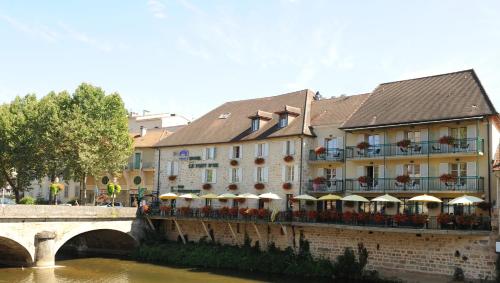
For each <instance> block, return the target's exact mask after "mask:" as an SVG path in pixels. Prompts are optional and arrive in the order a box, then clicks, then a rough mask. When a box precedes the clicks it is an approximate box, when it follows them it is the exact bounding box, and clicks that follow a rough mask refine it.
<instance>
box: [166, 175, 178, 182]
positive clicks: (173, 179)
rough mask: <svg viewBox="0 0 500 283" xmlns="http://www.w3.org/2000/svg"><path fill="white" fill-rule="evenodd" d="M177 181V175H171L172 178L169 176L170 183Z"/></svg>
mask: <svg viewBox="0 0 500 283" xmlns="http://www.w3.org/2000/svg"><path fill="white" fill-rule="evenodd" d="M175 179H177V176H176V175H170V176H168V180H170V181H175Z"/></svg>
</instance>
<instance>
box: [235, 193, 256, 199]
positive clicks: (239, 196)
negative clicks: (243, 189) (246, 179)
mask: <svg viewBox="0 0 500 283" xmlns="http://www.w3.org/2000/svg"><path fill="white" fill-rule="evenodd" d="M236 198H244V199H259V196H257V195H254V194H251V193H244V194H241V195H237V196H236Z"/></svg>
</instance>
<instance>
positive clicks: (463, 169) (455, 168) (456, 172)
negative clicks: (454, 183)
mask: <svg viewBox="0 0 500 283" xmlns="http://www.w3.org/2000/svg"><path fill="white" fill-rule="evenodd" d="M450 169H451V170H450V171H451V172H450V174H451V175H453V176H456V177H465V176H467V163H465V162H458V163H451V164H450Z"/></svg>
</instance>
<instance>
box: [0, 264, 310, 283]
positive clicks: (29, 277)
mask: <svg viewBox="0 0 500 283" xmlns="http://www.w3.org/2000/svg"><path fill="white" fill-rule="evenodd" d="M56 264H57V265H58V266H60V267H57V268H44V269H38V268H24V269H22V268H0V282H1V283H4V282H6V283H7V282H8V283H28V282H29V283H31V282H36V283H52V282H54V283H55V282H57V283H69V282H89V283H90V282H92V283H94V282H106V283H115V282H116V283H117V282H120V283H122V282H124V283H128V282H148V283H149V282H151V283H155V282H162V283H164V282H168V283H194V282H203V283H211V282H213V283H216V282H217V283H226V282H227V283H229V282H231V283H233V282H234V283H250V282H300V281H295V280H290V279H289V278H288V279H286V278H280V277H266V276H263V275H256V274H242V273H239V272H230V271H209V270H203V269H201V270H200V269H192V268H177V267H166V266H158V265H153V264H145V263H138V262H135V261H127V260H120V259H110V258H80V259H71V260H60V261H57V263H56Z"/></svg>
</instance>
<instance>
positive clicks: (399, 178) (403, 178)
mask: <svg viewBox="0 0 500 283" xmlns="http://www.w3.org/2000/svg"><path fill="white" fill-rule="evenodd" d="M396 181H397V182H399V183H403V184H406V183H409V182H410V176H408V175H400V176H397V177H396Z"/></svg>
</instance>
